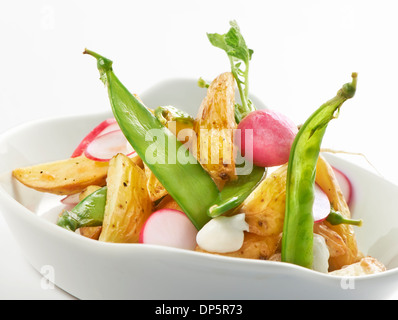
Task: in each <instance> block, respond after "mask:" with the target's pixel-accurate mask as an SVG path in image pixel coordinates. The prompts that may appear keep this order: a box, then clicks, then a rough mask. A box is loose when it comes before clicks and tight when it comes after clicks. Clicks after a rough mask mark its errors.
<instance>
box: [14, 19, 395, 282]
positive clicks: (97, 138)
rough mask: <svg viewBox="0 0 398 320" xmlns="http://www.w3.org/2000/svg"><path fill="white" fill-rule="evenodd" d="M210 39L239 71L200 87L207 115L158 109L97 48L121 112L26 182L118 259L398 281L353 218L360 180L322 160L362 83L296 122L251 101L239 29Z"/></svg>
mask: <svg viewBox="0 0 398 320" xmlns="http://www.w3.org/2000/svg"><path fill="white" fill-rule="evenodd" d="M208 38H209V40H210V42H211V44H212V45H214V46H215V47H218V48H220V49H222V50H223V51H225V52H226V53H227V57H228V58H229V61H230V63H231V70H230V71H228V72H224V73H222V74H220V75H218V76H217V77H216V78H215V79H213V80H212V81H211V82H209V83H208V82H206V81H204V80H203V79H202V78H201V79H199V81H198V82H197V86H199V87H200V90H203V92H204V99H203V100H202V102H201V104H200V105H198V107H197V110H196V115H191V114H189V113H187V112H185V111H184V110H183V109H182V108H178V107H177V106H171V105H168V104H165V105H159V106H157V107H156V108H153V109H151V108H149V107H148V106H147V105H146V101H145V99H142V100H141V97H139V96H138V95H136V94H132V93H130V92H129V90H128V89H127V88H126V87H125V86H124V85H123V84H122V82H121V81H120V80H119V79H118V78H117V76H116V75H115V73H114V70H113V63H112V61H111V60H109V59H107V58H105V57H103V56H102V55H100V54H98V53H96V52H93V51H91V50H88V49H86V50H85V51H84V53H85V54H87V55H89V56H91V57H93V58H95V60H96V62H97V68H98V70H99V72H100V79H101V80H102V81H103V83H104V84H105V87H106V89H107V91H108V95H109V101H110V105H111V109H112V115H111V116H107V117H104V118H102V119H101V120H100V121H98V122H97V123H96V125H94V126H93V127H91V128H90V129H89V130H88V131H89V133H88V134H87V135H85V136H84V137H81V142H80V143H78V144H77V145H76V146H75V147H74V148H73V149H71V150H70V156H68V157H66V158H64V159H59V160H56V161H50V162H44V163H39V164H33V165H28V166H20V167H17V168H14V169H13V170H12V177H13V179H14V181H17V182H16V183H17V184H22V185H24V186H26V187H28V188H29V189H34V190H36V191H39V192H42V193H45V194H52V195H55V196H56V197H57V199H58V197H59V199H58V200H59V201H60V203H61V206H62V209H61V210H59V214H57V218H56V221H55V224H56V228H57V230H59V231H61V230H60V229H64V230H63V231H62V232H66V233H74V234H75V235H74V236H76V234H77V235H78V237H83V238H85V239H87V240H88V239H89V240H88V241H90V243H92V242H96V243H106V244H107V245H108V244H109V247H107V248H108V250H109V251H111V250H112V246H113V245H115V246H117V245H116V244H118V245H120V244H123V250H128V249H125V248H126V246H134V247H135V248H140V249H136V250H139V251H140V250H145V249H146V248H148V250H150V249H149V248H154V246H155V247H156V248H157V249H156V250H165V251H164V252H168V251H167V250H174V248H176V249H178V250H181V251H182V252H192V253H193V254H198V256H199V257H202V256H203V255H205V256H213V257H226V258H228V261H230V259H232V260H234V261H237V263H240V262H238V261H256V262H255V265H256V268H257V267H258V266H259V264H262V263H264V264H266V263H270V265H271V266H272V268H274V267H276V266H277V267H280V268H282V269H283V268H287V267H289V266H294V270H296V269H297V268H298V270H308V272H311V273H313V272H315V273H316V274H324V275H327V276H328V278H327V279H329V276H331V277H333V276H335V277H342V276H344V277H345V276H359V277H364V276H365V277H372V276H374V275H375V274H379V273H380V274H382V273H385V272H387V273H388V271H386V267H385V265H384V264H383V263H382V262H380V261H379V260H378V259H376V258H375V257H371V256H369V255H365V254H363V253H362V252H361V251H360V249H359V247H358V243H357V238H356V229H357V228H361V226H362V223H366V221H362V220H358V219H353V218H352V216H351V208H350V206H351V202H352V201H353V188H352V185H351V181H350V178H348V175H346V174H345V173H343V172H342V171H341V170H339V169H337V168H336V167H334V166H333V165H332V164H331V163H330V162H329V161H328V157H325V156H324V155H323V154H322V152H321V151H322V149H321V143H322V139H323V136H324V134H325V133H326V129H327V126H328V124H329V122H330V121H331V120H332V119H334V118H336V117H337V115H338V113H339V111H340V108H341V107H342V105H343V104H344V103H345V102H346V101H347V100H349V99H351V98H353V97H354V94H355V91H356V86H357V74H356V73H352V79H351V81H350V82H348V83H346V84H344V85H343V86H342V87H341V89H340V90H338V92H337V94H336V96H335V97H333V98H332V99H330V100H328V101H326V102H325V103H324V104H323V105H321V106H320V107H319V108H318V109H316V110H314V112H313V114H312V115H311V116H310V117H309V118H308V119H307V121H306V122H305V123H303V124H296V123H294V122H293V121H292V120H291V119H289V118H288V117H287V116H286V115H284V114H281V113H279V112H278V111H275V110H270V109H263V108H257V104H256V103H254V102H253V101H254V99H253V100H252V99H251V98H250V97H251V95H250V94H249V81H248V78H249V62H250V60H251V58H252V54H253V50H251V49H249V48H248V47H247V45H246V43H245V40H244V38H243V36H242V34H241V32H240V29H239V27H238V25H237V24H236V22H231V28H230V29H229V31H228V32H227V33H226V34H217V33H214V34H208ZM141 248H142V249H141ZM169 248H173V249H169ZM109 251H108V252H109ZM140 252H141V251H140ZM157 252H158V251H157ZM190 254H191V253H190ZM190 257H191V256H190ZM193 259H196V258H193ZM217 259H218V258H217ZM222 259H223V258H222ZM268 266H269V265H268ZM306 272H307V271H305V273H304V274H305V277H307V275H308V274H307V273H306ZM305 277H304V278H305ZM322 279H323V278H322ZM326 281H329V280H326Z"/></svg>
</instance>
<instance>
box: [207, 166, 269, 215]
mask: <svg viewBox="0 0 398 320" xmlns="http://www.w3.org/2000/svg"><path fill="white" fill-rule="evenodd" d="M266 174H267V168H262V167H257V166H253V170H252V172H251V173H250V174H248V175H240V176H238V178H237V179H236V180H231V181H228V182H227V183H226V184H225V185H224V188H223V189H222V191H221V192H220V194H219V196H218V198H217V200H216V203H215V204H214V205H213V206H211V207H210V208H209V210H208V213H207V214H208V215H209V216H210V217H212V218H215V217H218V216H220V215H222V214H223V213H225V212H227V211H229V210H231V209H234V208H236V207H237V206H239V205H240V204H241V203H242V202H243V201H244V200H245V199H246V198H247V197H248V196H249V195H250V193H252V191H253V190H254V189H255V188H256V186H257V185H258V184H259V183H260V182H261V181H262V180H263V178H264V177H265V176H266Z"/></svg>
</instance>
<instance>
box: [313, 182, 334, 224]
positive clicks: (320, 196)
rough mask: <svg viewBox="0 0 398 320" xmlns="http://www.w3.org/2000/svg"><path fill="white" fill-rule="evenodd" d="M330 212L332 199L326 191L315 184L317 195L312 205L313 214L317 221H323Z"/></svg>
mask: <svg viewBox="0 0 398 320" xmlns="http://www.w3.org/2000/svg"><path fill="white" fill-rule="evenodd" d="M329 213H330V201H329V198H328V196H327V195H326V193H325V192H324V191H323V190H322V189H321V188H320V187H319V186H318V185H317V184H315V197H314V204H313V206H312V216H313V217H314V221H315V222H321V221H323V220H325V219H326V218H327V216H328V215H329Z"/></svg>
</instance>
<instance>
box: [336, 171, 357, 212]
mask: <svg viewBox="0 0 398 320" xmlns="http://www.w3.org/2000/svg"><path fill="white" fill-rule="evenodd" d="M332 168H333V171H334V174H335V176H336V179H337V182H338V184H339V186H340V189H341V192H342V193H343V196H344V199H345V201H346V202H347V204H348V206H350V205H351V202H352V198H353V187H352V183H351V180H350V179H349V178H348V177H347V175H346V174H344V173H343V172H342V171H340V170H339V169H337V168H335V167H332Z"/></svg>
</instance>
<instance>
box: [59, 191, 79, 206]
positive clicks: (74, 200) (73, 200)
mask: <svg viewBox="0 0 398 320" xmlns="http://www.w3.org/2000/svg"><path fill="white" fill-rule="evenodd" d="M79 202H80V200H79V193H75V194H70V195H67V196H66V197H64V198H62V199H61V203H63V204H65V205H67V206H69V205H70V206H75V205H77V204H78V203H79Z"/></svg>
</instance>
